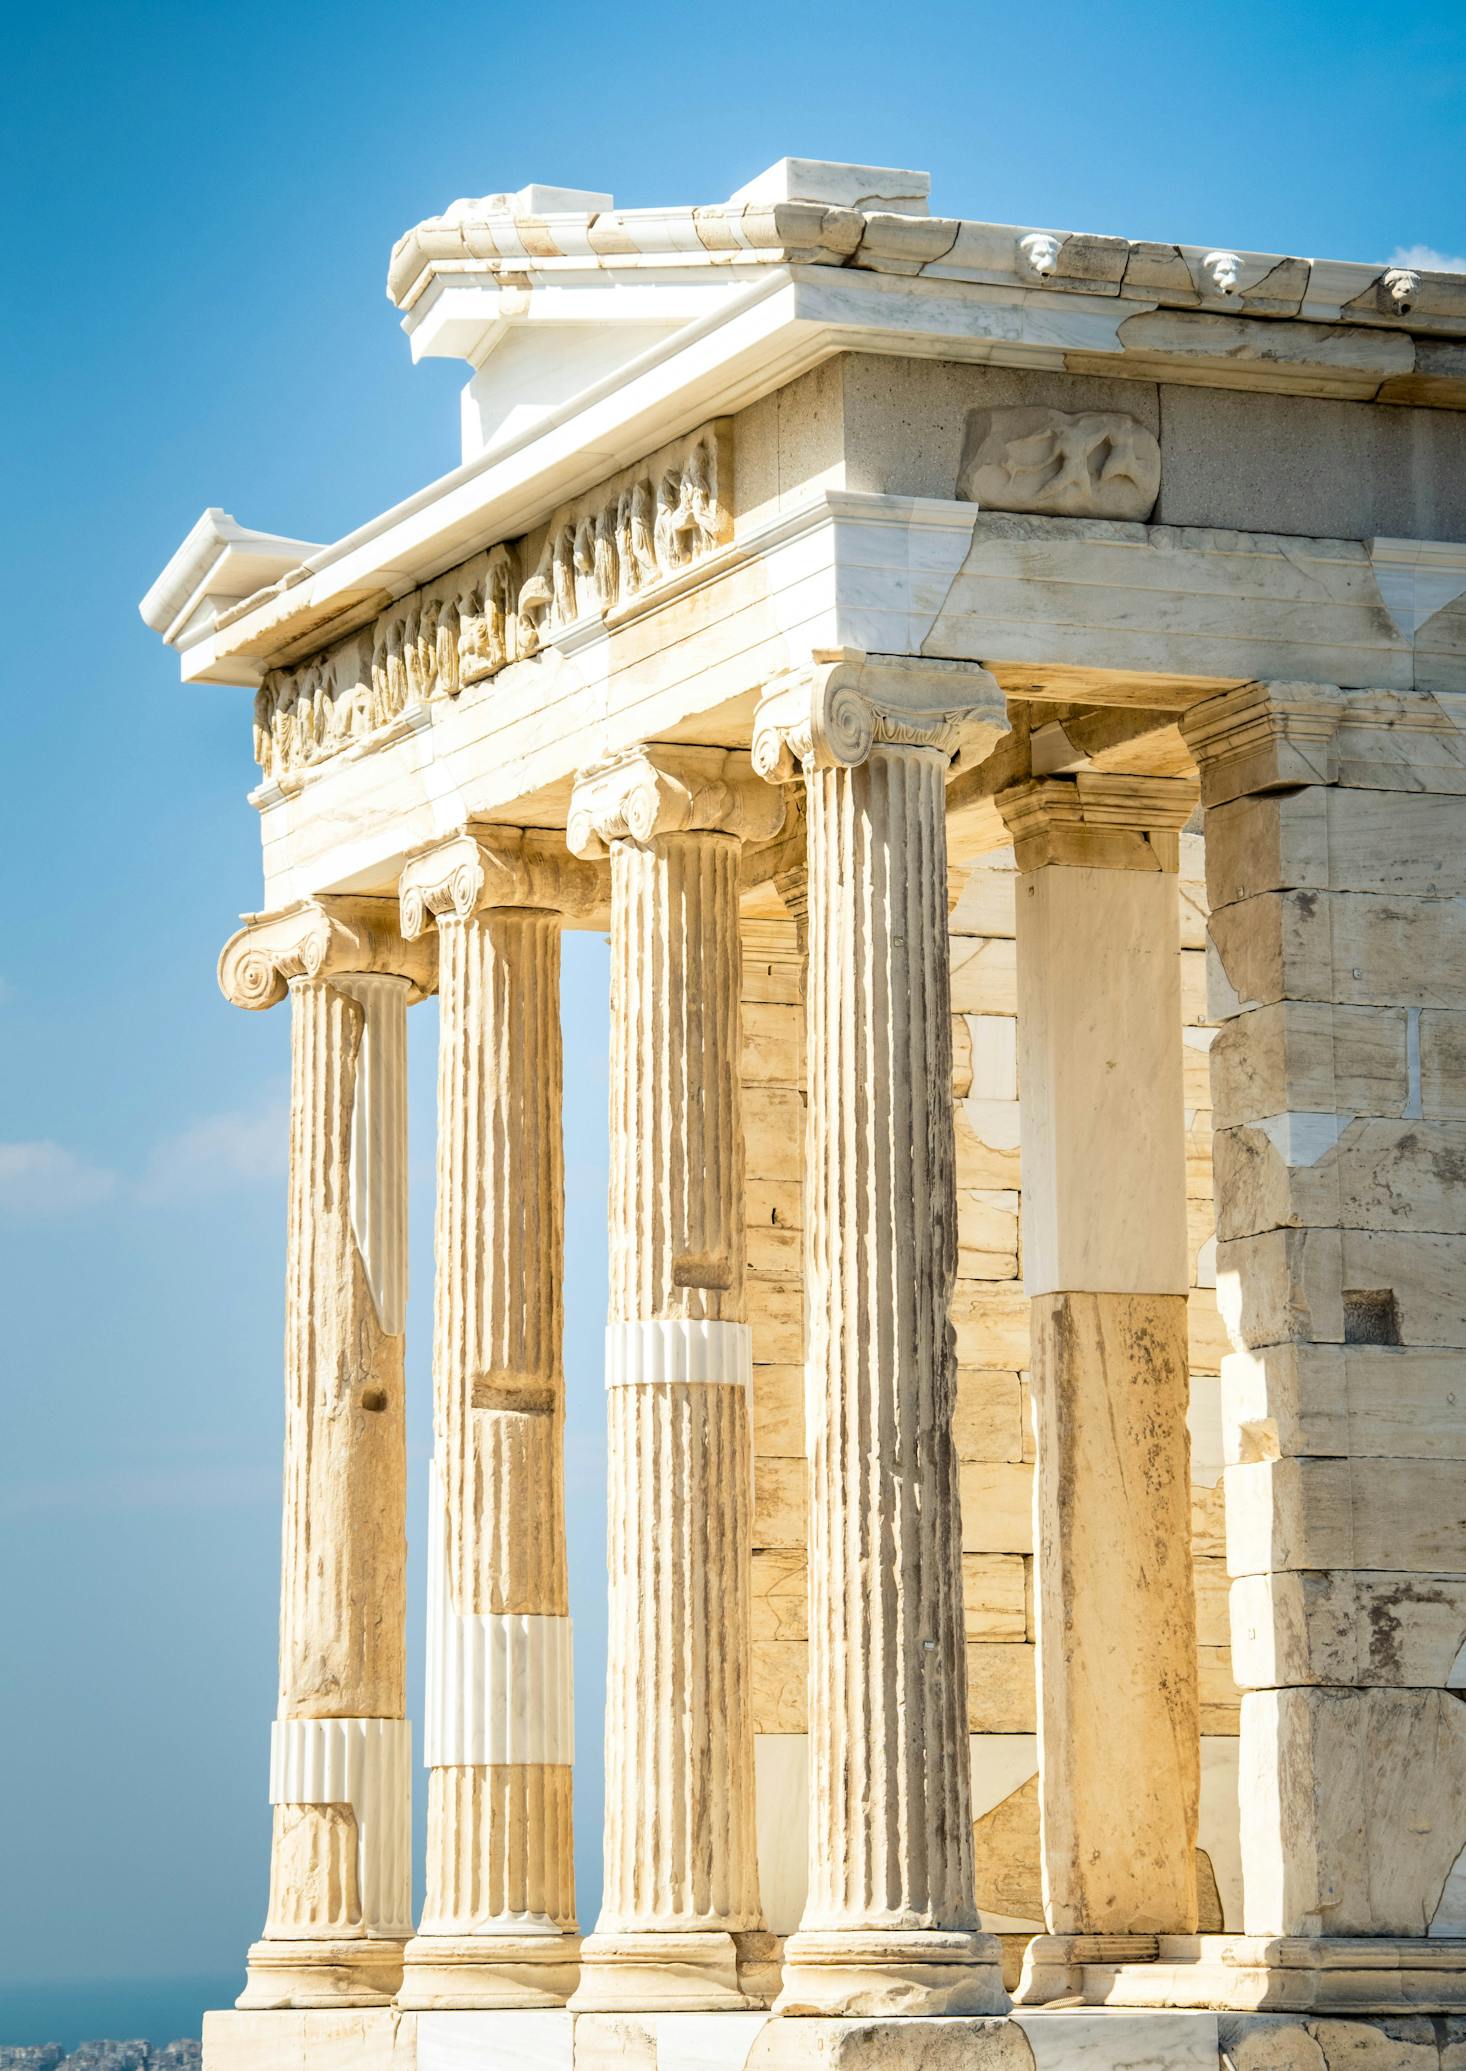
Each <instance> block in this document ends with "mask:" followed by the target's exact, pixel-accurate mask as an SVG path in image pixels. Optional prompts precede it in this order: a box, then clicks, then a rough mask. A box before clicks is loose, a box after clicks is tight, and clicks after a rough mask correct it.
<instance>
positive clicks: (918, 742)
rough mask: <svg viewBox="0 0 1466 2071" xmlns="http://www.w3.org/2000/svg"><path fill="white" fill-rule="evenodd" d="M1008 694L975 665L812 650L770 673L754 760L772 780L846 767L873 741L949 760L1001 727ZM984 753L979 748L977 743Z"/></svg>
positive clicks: (992, 739) (993, 738)
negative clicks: (802, 662)
mask: <svg viewBox="0 0 1466 2071" xmlns="http://www.w3.org/2000/svg"><path fill="white" fill-rule="evenodd" d="M1008 727H1009V722H1008V709H1007V701H1006V699H1005V698H1004V696H1003V692H1002V690H1001V688H1000V687H999V685H998V683H997V681H996V679H995V678H994V677H993V676H991V675H990V674H989V673H988V671H987V670H986V669H985V668H983V667H982V665H981V663H979V662H963V661H942V660H936V659H927V658H926V657H923V656H920V655H897V654H883V655H865V654H851V653H844V654H839V655H817V656H816V657H815V658H814V661H813V662H812V664H811V665H810V666H808V667H805V668H799V669H791V670H788V671H786V672H785V673H784V674H782V675H779V676H775V677H774V678H773V679H772V680H771V681H770V682H769V683H768V684H767V685H766V686H765V689H764V692H763V695H762V697H761V698H760V700H759V704H758V710H757V712H756V713H755V716H754V723H753V766H754V768H755V769H756V770H757V771H758V773H759V775H760V776H761V777H764V778H766V779H767V780H768V782H769V783H771V784H788V783H792V782H793V781H794V779H795V778H796V777H798V776H800V775H801V774H802V773H804V772H805V771H808V770H816V769H854V768H856V767H858V765H859V764H860V763H862V762H865V761H866V760H867V759H868V757H869V756H870V755H871V753H872V752H873V750H874V749H876V748H877V747H896V748H901V747H905V748H932V749H935V750H937V751H938V752H939V753H941V754H943V755H945V756H947V757H948V758H950V757H951V756H953V755H954V754H955V753H956V752H957V749H958V747H959V746H963V745H967V744H969V743H973V742H975V741H978V740H982V741H984V742H985V744H986V747H991V746H992V745H994V744H995V743H996V742H997V741H998V739H999V738H1000V737H1001V736H1002V735H1003V734H1005V733H1007V732H1008ZM984 752H985V750H984Z"/></svg>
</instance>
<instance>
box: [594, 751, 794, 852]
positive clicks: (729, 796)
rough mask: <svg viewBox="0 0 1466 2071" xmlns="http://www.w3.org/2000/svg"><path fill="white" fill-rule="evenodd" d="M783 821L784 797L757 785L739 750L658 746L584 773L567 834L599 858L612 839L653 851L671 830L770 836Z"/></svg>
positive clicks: (758, 838)
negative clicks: (652, 848)
mask: <svg viewBox="0 0 1466 2071" xmlns="http://www.w3.org/2000/svg"><path fill="white" fill-rule="evenodd" d="M783 824H784V802H783V800H782V799H781V798H779V797H777V796H776V795H774V794H772V793H771V792H770V791H769V790H768V787H767V786H766V785H764V784H760V783H759V782H758V780H757V779H756V777H755V776H754V773H753V766H752V764H751V762H750V761H749V758H748V756H747V755H745V754H744V753H743V752H742V751H741V750H738V749H729V748H671V747H664V746H662V745H661V744H660V743H654V744H653V745H651V746H650V747H640V748H631V749H629V750H627V752H626V753H624V754H621V755H615V756H612V757H610V758H609V759H608V760H607V761H605V762H602V763H597V764H596V765H595V766H594V767H593V768H591V769H586V770H582V771H581V773H580V775H579V776H578V777H577V779H576V782H575V789H574V791H573V792H572V794H571V799H570V823H569V826H568V827H567V828H566V833H565V839H566V842H567V844H568V845H569V847H570V850H571V852H572V853H573V854H574V855H577V856H585V857H597V856H604V855H606V854H607V853H608V852H609V850H610V846H611V843H612V842H613V841H632V842H635V843H636V844H637V845H638V846H639V847H642V848H647V847H650V845H651V844H652V843H653V842H655V841H656V840H658V839H659V838H660V837H661V836H662V835H665V834H731V835H734V836H735V837H736V838H737V839H738V840H740V841H745V842H763V841H772V840H773V839H774V837H775V835H776V834H777V833H778V832H779V830H780V828H781V827H782V826H783Z"/></svg>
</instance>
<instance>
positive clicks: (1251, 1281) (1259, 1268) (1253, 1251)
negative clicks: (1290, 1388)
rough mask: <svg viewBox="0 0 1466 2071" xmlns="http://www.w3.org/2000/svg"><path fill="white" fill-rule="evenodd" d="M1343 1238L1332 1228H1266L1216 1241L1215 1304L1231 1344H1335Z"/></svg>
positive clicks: (1340, 1323)
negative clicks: (1228, 1240) (1225, 1241)
mask: <svg viewBox="0 0 1466 2071" xmlns="http://www.w3.org/2000/svg"><path fill="white" fill-rule="evenodd" d="M1342 1278H1343V1244H1342V1240H1341V1238H1340V1235H1339V1232H1338V1231H1337V1230H1270V1231H1268V1232H1266V1233H1265V1234H1264V1235H1261V1236H1256V1237H1242V1238H1238V1239H1235V1240H1234V1241H1233V1242H1231V1243H1229V1244H1218V1246H1217V1309H1218V1312H1219V1313H1220V1315H1221V1318H1222V1321H1223V1323H1224V1324H1225V1325H1226V1328H1227V1331H1228V1334H1229V1336H1230V1338H1231V1341H1232V1344H1233V1346H1234V1347H1236V1348H1240V1347H1241V1346H1244V1345H1276V1344H1281V1343H1284V1342H1285V1341H1287V1340H1289V1339H1297V1340H1300V1341H1302V1342H1314V1341H1319V1340H1322V1341H1324V1342H1328V1343H1333V1344H1341V1343H1342V1342H1343V1337H1344V1304H1343V1286H1342Z"/></svg>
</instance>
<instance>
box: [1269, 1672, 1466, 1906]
mask: <svg viewBox="0 0 1466 2071" xmlns="http://www.w3.org/2000/svg"><path fill="white" fill-rule="evenodd" d="M1242 1794H1243V1802H1244V1804H1245V1805H1246V1806H1247V1810H1248V1817H1247V1818H1246V1820H1244V1822H1243V1828H1242V1860H1243V1873H1244V1878H1245V1884H1246V1899H1245V1927H1246V1931H1247V1933H1248V1934H1261V1935H1275V1934H1285V1935H1286V1934H1301V1935H1311V1934H1328V1935H1339V1934H1362V1935H1378V1934H1399V1935H1424V1934H1426V1933H1428V1932H1429V1930H1430V1927H1431V1924H1432V1922H1433V1921H1435V1920H1437V1919H1438V1917H1439V1915H1440V1908H1441V1904H1442V1894H1443V1891H1444V1890H1445V1887H1446V1885H1447V1880H1448V1878H1449V1876H1450V1872H1451V1869H1452V1866H1453V1865H1454V1863H1455V1862H1456V1859H1457V1857H1458V1856H1459V1855H1460V1854H1461V1851H1462V1848H1463V1846H1466V1705H1462V1704H1461V1703H1459V1702H1458V1701H1457V1700H1456V1699H1455V1698H1454V1697H1451V1696H1448V1695H1445V1694H1443V1693H1442V1692H1439V1691H1432V1690H1317V1689H1308V1690H1279V1691H1249V1692H1248V1693H1247V1695H1246V1696H1244V1698H1243V1700H1242ZM1452 1903H1453V1904H1454V1903H1455V1901H1454V1900H1453V1901H1452ZM1453 1931H1455V1932H1460V1929H1455V1930H1453Z"/></svg>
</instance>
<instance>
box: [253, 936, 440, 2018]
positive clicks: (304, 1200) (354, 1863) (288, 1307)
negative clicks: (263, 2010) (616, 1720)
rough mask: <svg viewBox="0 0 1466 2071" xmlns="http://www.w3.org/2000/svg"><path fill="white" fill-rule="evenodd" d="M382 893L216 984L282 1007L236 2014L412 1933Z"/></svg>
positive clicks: (396, 1279) (401, 1259) (389, 998)
mask: <svg viewBox="0 0 1466 2071" xmlns="http://www.w3.org/2000/svg"><path fill="white" fill-rule="evenodd" d="M396 917H397V916H396V906H395V902H393V901H391V900H387V899H349V898H329V899H327V898H323V899H318V900H312V901H309V902H307V903H306V904H304V905H303V906H300V907H297V908H296V909H294V910H293V911H292V912H290V913H288V914H285V915H283V916H280V917H278V918H276V919H273V920H260V921H252V922H250V923H249V924H248V925H246V926H245V927H244V928H243V929H242V930H241V931H240V933H239V934H237V935H235V936H234V937H233V938H232V940H231V941H230V942H229V943H228V944H227V945H226V947H225V949H224V953H223V955H222V956H221V957H220V959H219V983H220V986H221V987H222V989H223V992H224V995H225V997H226V999H229V1000H231V1001H232V1002H233V1003H234V1004H235V1005H236V1006H240V1007H269V1006H273V1005H274V1004H275V1003H276V1002H277V1001H278V1000H282V999H284V998H285V996H286V993H287V991H288V993H289V996H290V1023H291V1120H290V1192H289V1220H288V1231H287V1243H286V1278H285V1497H284V1531H283V1536H282V1550H281V1582H280V1697H279V1710H278V1715H277V1718H276V1721H275V1724H274V1727H273V1729H272V1732H271V1744H270V1800H271V1803H272V1804H273V1806H274V1837H273V1844H272V1849H271V1858H270V1903H269V1913H268V1917H267V1919H266V1922H265V1931H264V1936H263V1938H262V1939H261V1940H260V1941H258V1942H256V1943H255V1944H254V1946H253V1947H252V1948H251V1950H250V1952H249V1981H248V1984H247V1985H246V1988H245V1991H244V1994H243V1997H242V1998H241V1999H240V2001H239V2004H240V2005H241V2006H249V2007H283V2006H329V2005H338V2006H374V2005H379V2004H381V2003H382V2002H383V2001H385V2000H389V1999H390V1998H391V1997H392V1994H393V1993H394V1992H395V1990H396V1988H397V1985H398V1982H399V1980H400V1978H401V1974H402V1945H403V1942H404V1941H405V1939H406V1937H407V1936H408V1935H409V1934H410V1933H411V1931H412V1926H411V1922H412V1862H411V1804H412V1800H411V1766H412V1764H411V1729H410V1727H409V1726H408V1723H407V1720H406V1718H405V1717H404V1712H405V1710H406V1690H405V1676H404V1663H403V1635H404V1620H405V1614H406V1594H405V1571H406V1561H407V1538H406V1529H405V1523H404V1512H405V1483H406V1445H405V1437H404V1432H405V1422H404V1403H403V1393H404V1390H403V1376H402V1355H403V1328H404V1312H405V1308H406V1301H407V1107H406V1057H407V1006H408V1002H409V1001H410V1000H413V999H418V998H421V997H422V995H423V993H424V992H426V991H428V990H430V989H431V983H432V980H431V977H430V975H429V972H428V968H427V960H426V959H425V958H424V957H423V956H422V955H421V953H420V952H418V951H416V950H414V949H412V948H411V947H410V946H409V945H407V944H405V943H404V942H403V941H402V940H401V938H400V936H399V935H398V932H397V926H396Z"/></svg>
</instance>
